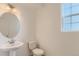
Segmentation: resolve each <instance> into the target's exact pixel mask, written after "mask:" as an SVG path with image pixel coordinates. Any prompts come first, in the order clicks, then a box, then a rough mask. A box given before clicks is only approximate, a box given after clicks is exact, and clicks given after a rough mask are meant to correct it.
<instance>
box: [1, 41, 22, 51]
mask: <svg viewBox="0 0 79 59" xmlns="http://www.w3.org/2000/svg"><path fill="white" fill-rule="evenodd" d="M22 45H23V43H22V42H20V41H16V42H15V43H13V44H9V43H6V44H3V45H0V50H11V49H17V48H19V47H21V46H22Z"/></svg>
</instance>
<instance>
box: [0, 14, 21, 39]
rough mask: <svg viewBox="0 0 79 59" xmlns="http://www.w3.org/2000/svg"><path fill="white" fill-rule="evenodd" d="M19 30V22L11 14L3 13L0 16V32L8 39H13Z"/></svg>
mask: <svg viewBox="0 0 79 59" xmlns="http://www.w3.org/2000/svg"><path fill="white" fill-rule="evenodd" d="M19 29H20V24H19V20H18V18H17V16H16V15H14V14H12V13H4V14H3V15H2V16H0V32H1V33H2V34H3V35H4V36H6V37H8V38H13V37H15V36H16V35H17V33H18V32H19Z"/></svg>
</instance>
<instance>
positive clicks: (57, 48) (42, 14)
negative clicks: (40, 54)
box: [36, 4, 79, 55]
mask: <svg viewBox="0 0 79 59" xmlns="http://www.w3.org/2000/svg"><path fill="white" fill-rule="evenodd" d="M60 11H61V10H60V4H46V5H45V6H43V7H41V8H40V9H39V11H38V15H37V19H36V37H37V40H38V42H39V44H40V46H41V48H43V49H45V51H46V55H79V33H78V32H72V33H69V32H68V33H64V32H61V19H60V17H61V13H60Z"/></svg>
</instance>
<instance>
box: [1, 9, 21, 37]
mask: <svg viewBox="0 0 79 59" xmlns="http://www.w3.org/2000/svg"><path fill="white" fill-rule="evenodd" d="M16 12H18V10H17V11H16ZM16 12H12V11H9V10H8V11H2V12H1V13H0V17H1V16H2V15H3V14H5V13H11V14H13V15H15V16H16V17H17V19H18V21H19V25H20V28H19V31H18V33H17V34H16V35H15V37H12V38H16V37H17V36H18V35H19V33H20V31H21V24H20V19H21V18H20V17H21V16H20V12H18V13H16ZM1 33H2V32H1ZM3 36H4V35H3ZM4 37H6V36H4ZM7 38H8V37H7Z"/></svg>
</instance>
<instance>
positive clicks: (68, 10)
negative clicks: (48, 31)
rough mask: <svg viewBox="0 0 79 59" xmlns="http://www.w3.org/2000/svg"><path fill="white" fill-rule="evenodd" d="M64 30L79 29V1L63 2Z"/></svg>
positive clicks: (72, 30)
mask: <svg viewBox="0 0 79 59" xmlns="http://www.w3.org/2000/svg"><path fill="white" fill-rule="evenodd" d="M61 12H62V28H61V29H62V32H74V31H79V3H64V4H62V11H61Z"/></svg>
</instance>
